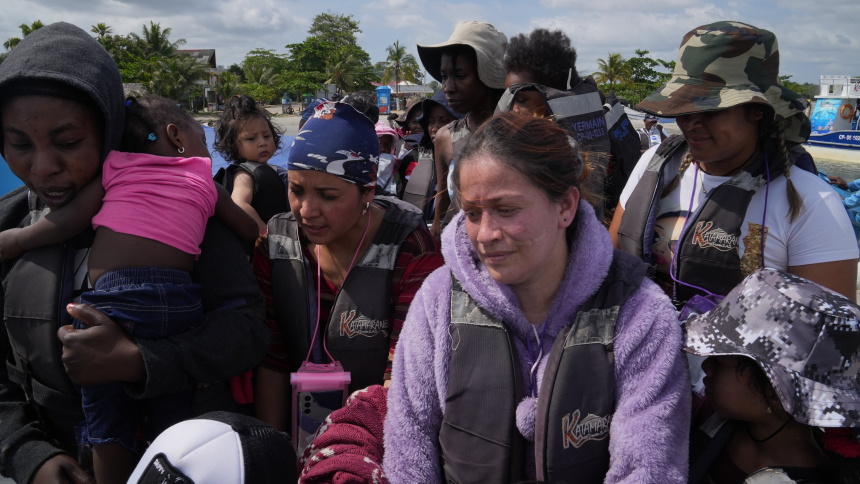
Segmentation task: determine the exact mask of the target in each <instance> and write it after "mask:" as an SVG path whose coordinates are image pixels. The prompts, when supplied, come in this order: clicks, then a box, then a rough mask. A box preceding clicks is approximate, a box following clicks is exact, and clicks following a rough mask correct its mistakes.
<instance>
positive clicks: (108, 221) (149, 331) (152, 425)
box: [0, 96, 258, 484]
mask: <svg viewBox="0 0 860 484" xmlns="http://www.w3.org/2000/svg"><path fill="white" fill-rule="evenodd" d="M125 104H126V110H125V132H124V135H123V139H122V142H121V149H122V150H124V151H123V152H120V151H112V152H111V153H110V154H109V155H108V157H107V159H106V160H105V162H104V165H103V168H102V175H101V176H100V177H97V178H95V179H94V180H93V181H92V182H90V183H89V184H88V185H87V186H85V187H84V188H83V189H82V190H81V192H80V193H79V194H78V195H77V196H76V197H75V198H74V199H73V200H72V201H71V202H69V203H68V204H67V205H65V206H63V207H62V208H59V209H57V210H54V211H52V212H50V213H48V214H47V215H44V216H43V217H42V218H41V219H40V220H39V221H37V222H35V223H33V224H32V225H30V226H28V227H25V228H21V229H11V230H6V231H4V232H2V233H0V259H3V260H6V259H10V258H13V257H17V256H19V255H20V254H21V253H23V252H24V251H29V250H33V249H36V248H39V247H45V246H48V245H53V244H58V243H61V242H63V241H65V240H68V239H69V238H71V237H73V236H74V235H75V234H78V233H80V232H81V231H83V230H84V229H86V228H87V227H88V226H89V225H90V224H92V226H93V227H94V228H95V229H96V235H95V240H94V242H93V245H92V249H91V253H90V254H89V264H88V268H89V279H90V281H92V282H94V283H95V284H94V286H93V287H94V289H93V291H92V292H87V293H84V294H83V295H81V303H84V304H88V305H90V306H92V307H94V308H95V309H98V310H99V311H102V312H103V313H105V315H107V316H108V317H109V318H111V319H112V320H113V321H115V322H116V323H117V324H119V325H120V326H122V327H123V328H124V329H125V331H126V332H128V334H129V335H130V336H133V337H135V338H144V339H160V338H165V337H168V336H173V335H176V334H179V333H182V332H184V331H187V330H189V329H191V328H193V327H195V326H197V325H199V324H201V323H202V322H203V306H202V303H201V299H200V297H201V296H200V290H201V287H200V285H199V284H195V283H194V282H193V281H192V279H191V271H192V269H193V266H194V262H195V260H196V259H197V256H198V255H199V254H200V248H199V245H200V243H201V241H202V240H203V234H204V232H205V230H206V224H207V221H208V220H209V218H210V217H212V216H213V215H215V216H217V217H218V218H219V219H220V220H221V221H222V222H224V223H225V224H226V225H227V226H229V227H230V228H231V229H232V230H233V231H234V232H235V233H236V234H237V235H239V236H240V237H242V238H243V239H246V240H254V239H255V238H256V236H257V234H258V230H257V227H256V224H255V223H254V221H253V220H252V219H251V218H250V217H248V216H247V215H246V214H245V213H244V212H243V211H242V210H241V209H240V208H239V207H237V206H236V205H235V204H234V203H233V202H232V201H231V200H230V196H229V194H228V193H227V191H226V190H224V189H223V188H219V187H216V185H215V184H214V183H213V182H212V178H211V176H212V162H211V160H210V159H209V150H208V149H207V147H206V137H205V134H204V132H203V128H202V127H201V126H200V124H199V123H197V122H196V121H195V120H194V119H193V118H192V117H191V116H190V115H189V114H188V113H187V112H186V111H184V110H182V109H180V108H178V107H177V106H176V104H175V103H174V102H173V101H170V100H168V99H164V98H161V97H155V96H151V97H143V98H140V99H136V98H128V99H127V100H126V103H125ZM74 327H75V329H86V325H85V324H84V323H83V322H81V321H79V320H75V321H74ZM81 395H82V399H83V409H84V415H85V417H86V426H85V429H83V432H82V435H81V441H82V442H83V443H86V444H89V445H92V446H93V455H94V467H95V472H96V480H97V481H98V482H99V483H100V484H104V483H107V484H110V483H119V482H125V479H127V478H128V476H129V474H130V473H131V471H132V469H133V468H134V458H133V453H134V452H135V451H136V450H137V430H138V420H139V419H140V420H141V422H143V423H144V429H143V430H144V434H145V436H146V437H147V439H148V440H151V439H154V438H155V437H156V436H157V435H158V434H159V433H160V432H161V431H162V430H164V429H166V428H167V427H169V426H171V425H173V424H175V423H177V422H179V421H182V420H184V419H186V418H189V417H191V401H190V394H189V392H183V393H182V394H175V395H162V396H158V397H154V398H151V399H148V400H144V401H141V402H137V401H136V400H134V399H132V398H131V397H130V396H129V395H127V394H126V393H125V390H124V389H123V383H120V382H116V383H110V384H105V385H94V386H89V387H83V388H81Z"/></svg>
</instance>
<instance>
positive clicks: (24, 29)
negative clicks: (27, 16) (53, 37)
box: [3, 20, 45, 51]
mask: <svg viewBox="0 0 860 484" xmlns="http://www.w3.org/2000/svg"><path fill="white" fill-rule="evenodd" d="M44 26H45V24H43V23H42V21H41V20H36V21H35V22H33V23H32V24H30V25H27V24H21V25H19V26H18V28H20V29H21V37H9V38H8V39H7V40H6V41H5V42H3V47H5V48H6V50H7V51H10V50H12V49H14V48H15V46H16V45H18V44H19V43H20V42H21V39H23V38H24V37H26V36H28V35H30V34H31V33H33V32H34V31H35V30H37V29H40V28H42V27H44Z"/></svg>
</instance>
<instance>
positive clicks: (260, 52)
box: [242, 49, 289, 82]
mask: <svg viewBox="0 0 860 484" xmlns="http://www.w3.org/2000/svg"><path fill="white" fill-rule="evenodd" d="M288 63H289V61H288V60H287V56H286V55H285V54H276V53H275V51H274V49H254V50H252V51H251V52H248V53H247V54H245V60H244V61H242V68H243V70H244V71H247V70H248V69H249V68H258V67H268V68H270V69H271V70H272V71H273V72H275V73H276V74H278V73H280V72H281V71H283V70H285V69H286V68H287V64H288ZM249 82H250V81H249Z"/></svg>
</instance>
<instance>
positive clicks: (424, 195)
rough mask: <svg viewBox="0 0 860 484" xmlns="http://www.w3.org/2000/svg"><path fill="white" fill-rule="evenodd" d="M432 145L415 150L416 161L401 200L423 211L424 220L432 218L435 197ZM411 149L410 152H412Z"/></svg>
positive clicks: (434, 165)
mask: <svg viewBox="0 0 860 484" xmlns="http://www.w3.org/2000/svg"><path fill="white" fill-rule="evenodd" d="M432 146H433V145H430V146H429V147H426V148H425V147H420V148H418V150H417V157H418V162H417V165H415V168H413V169H412V174H411V175H410V176H409V182H408V183H406V189H405V191H404V193H403V201H404V202H406V203H411V204H412V205H415V206H416V207H418V209H419V210H422V211H423V212H424V220H433V207H434V200H435V197H436V161H435V160H434V159H433V153H434V151H433V147H432ZM414 151H415V150H412V151H411V152H410V153H412V152H414Z"/></svg>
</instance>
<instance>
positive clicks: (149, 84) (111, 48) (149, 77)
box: [91, 22, 209, 101]
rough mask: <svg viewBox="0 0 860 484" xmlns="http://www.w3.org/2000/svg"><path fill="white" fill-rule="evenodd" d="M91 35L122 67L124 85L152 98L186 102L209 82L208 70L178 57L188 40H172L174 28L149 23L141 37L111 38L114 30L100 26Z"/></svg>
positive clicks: (186, 56)
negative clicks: (135, 85)
mask: <svg viewBox="0 0 860 484" xmlns="http://www.w3.org/2000/svg"><path fill="white" fill-rule="evenodd" d="M91 31H92V32H93V33H94V34H96V35H97V37H96V38H97V39H98V41H99V43H100V44H101V45H102V47H104V48H105V50H106V51H107V52H108V53H109V54H110V55H111V57H112V58H113V60H114V62H116V65H117V67H119V72H120V75H122V81H123V82H126V83H139V84H141V85H142V86H143V89H144V90H145V91H146V92H147V93H149V94H156V95H159V96H164V97H166V98H170V99H175V100H177V101H181V100H186V99H187V98H188V97H189V96H190V95H192V96H193V92H192V91H199V90H200V89H198V87H199V86H200V84H199V82H200V81H205V80H207V79H208V78H209V66H208V65H206V64H203V63H200V62H197V60H195V59H194V58H193V57H191V56H189V55H185V54H181V53H177V52H176V50H177V48H178V47H181V46H182V45H184V44H185V39H179V40H177V41H175V42H172V41H171V40H170V34H171V33H172V32H173V29H171V28H169V27H168V28H164V29H162V28H161V24H158V23H155V22H149V26H148V27H147V26H146V25H144V26H143V29H142V31H141V33H140V34H137V33H130V34H128V35H126V36H123V35H112V33H111V32H112V29H111V28H110V27H108V26H107V25H105V24H103V23H100V24H96V25H94V26H93V28H92V29H91Z"/></svg>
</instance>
